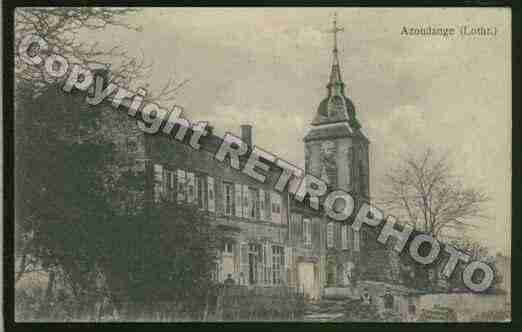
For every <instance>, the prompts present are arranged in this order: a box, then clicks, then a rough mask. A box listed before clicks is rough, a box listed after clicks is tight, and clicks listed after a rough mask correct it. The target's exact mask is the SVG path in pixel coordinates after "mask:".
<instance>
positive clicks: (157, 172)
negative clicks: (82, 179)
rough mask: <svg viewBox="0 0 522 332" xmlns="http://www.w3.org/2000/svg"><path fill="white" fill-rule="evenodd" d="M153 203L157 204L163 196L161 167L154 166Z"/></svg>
mask: <svg viewBox="0 0 522 332" xmlns="http://www.w3.org/2000/svg"><path fill="white" fill-rule="evenodd" d="M153 168H154V170H153V171H154V202H156V203H158V202H159V201H160V200H161V197H162V196H163V166H161V165H159V164H154V167H153Z"/></svg>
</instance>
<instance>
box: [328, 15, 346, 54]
mask: <svg viewBox="0 0 522 332" xmlns="http://www.w3.org/2000/svg"><path fill="white" fill-rule="evenodd" d="M340 31H344V28H342V27H339V26H337V12H335V13H334V20H333V28H332V30H328V32H329V33H333V35H334V48H333V51H334V53H337V33H338V32H340Z"/></svg>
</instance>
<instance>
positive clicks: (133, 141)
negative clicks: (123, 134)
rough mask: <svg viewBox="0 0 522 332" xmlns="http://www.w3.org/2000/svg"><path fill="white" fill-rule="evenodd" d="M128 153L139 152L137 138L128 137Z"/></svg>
mask: <svg viewBox="0 0 522 332" xmlns="http://www.w3.org/2000/svg"><path fill="white" fill-rule="evenodd" d="M126 143H127V152H136V151H138V138H137V137H127V142H126Z"/></svg>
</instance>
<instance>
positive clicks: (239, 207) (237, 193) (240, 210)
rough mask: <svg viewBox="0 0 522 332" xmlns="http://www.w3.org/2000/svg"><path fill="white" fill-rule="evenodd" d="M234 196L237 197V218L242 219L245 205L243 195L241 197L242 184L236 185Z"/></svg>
mask: <svg viewBox="0 0 522 332" xmlns="http://www.w3.org/2000/svg"><path fill="white" fill-rule="evenodd" d="M234 195H235V196H236V198H235V200H236V204H235V205H236V217H242V216H243V204H242V202H241V199H242V195H241V184H239V183H235V184H234Z"/></svg>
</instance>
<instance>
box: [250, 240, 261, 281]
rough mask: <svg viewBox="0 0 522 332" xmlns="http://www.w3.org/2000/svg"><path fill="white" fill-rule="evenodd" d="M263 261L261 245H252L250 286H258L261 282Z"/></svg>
mask: <svg viewBox="0 0 522 332" xmlns="http://www.w3.org/2000/svg"><path fill="white" fill-rule="evenodd" d="M260 259H261V245H259V244H255V243H250V244H249V245H248V282H249V284H250V285H254V284H257V283H258V282H259V281H260V280H259V275H260V274H259V272H260V271H259V269H258V268H259V267H260V265H261V264H259V263H260Z"/></svg>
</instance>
